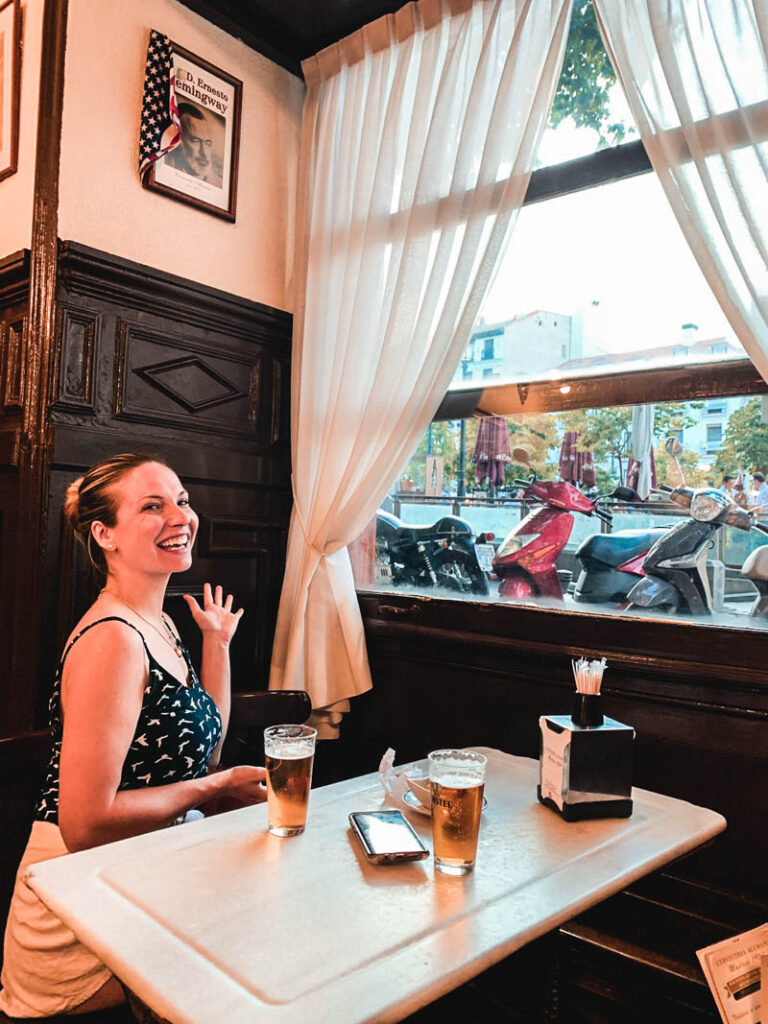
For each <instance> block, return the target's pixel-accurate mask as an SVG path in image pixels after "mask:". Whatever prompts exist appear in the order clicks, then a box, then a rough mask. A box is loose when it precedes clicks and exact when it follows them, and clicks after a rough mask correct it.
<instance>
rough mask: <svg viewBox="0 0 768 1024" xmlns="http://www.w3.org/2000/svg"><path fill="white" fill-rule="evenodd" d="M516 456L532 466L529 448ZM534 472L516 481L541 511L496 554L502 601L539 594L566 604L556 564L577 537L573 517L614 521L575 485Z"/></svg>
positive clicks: (524, 522)
mask: <svg viewBox="0 0 768 1024" xmlns="http://www.w3.org/2000/svg"><path fill="white" fill-rule="evenodd" d="M512 455H513V458H514V460H515V462H521V463H523V464H524V465H528V466H529V467H530V455H529V453H528V451H527V449H525V448H515V450H514V451H513V453H512ZM530 468H531V475H530V477H529V478H528V479H527V480H515V484H516V485H517V486H518V487H522V488H524V491H523V494H522V497H523V498H524V499H525V500H529V501H534V502H537V503H538V507H537V508H534V509H533V511H532V512H530V513H529V514H528V515H527V516H526V517H525V518H524V519H522V520H521V521H520V522H519V523H518V524H517V526H516V527H515V528H514V529H513V530H512V531H511V532H510V533H508V534H507V536H506V537H505V538H504V541H503V543H502V544H501V546H500V547H499V549H498V550H497V552H496V554H495V556H494V559H493V571H494V573H496V575H497V576H499V577H501V583H500V584H499V594H500V595H501V596H502V597H510V598H514V599H517V600H521V599H525V598H528V597H534V596H537V595H538V596H541V597H554V598H559V599H561V600H562V597H563V590H562V587H561V586H560V580H559V578H558V575H557V568H556V562H557V558H558V556H559V554H560V552H561V551H562V550H563V548H564V547H565V545H566V544H567V543H568V538H569V537H570V536H571V531H572V530H573V513H574V512H580V513H581V514H582V515H585V516H597V518H598V519H601V520H602V521H603V522H605V523H610V522H611V514H610V512H606V511H605V510H604V509H602V508H599V507H598V502H597V499H595V500H594V501H593V500H592V499H590V498H588V497H587V496H586V495H585V494H583V493H582V492H581V491H580V490H579V489H578V487H574V485H573V484H569V483H566V482H564V481H559V482H554V481H544V480H538V479H537V478H536V473H535V472H534V471H533V468H532V467H530Z"/></svg>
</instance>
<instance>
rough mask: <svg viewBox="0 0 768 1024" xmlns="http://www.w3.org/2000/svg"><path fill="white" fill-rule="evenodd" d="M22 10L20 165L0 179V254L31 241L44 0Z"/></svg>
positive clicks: (28, 0)
mask: <svg viewBox="0 0 768 1024" xmlns="http://www.w3.org/2000/svg"><path fill="white" fill-rule="evenodd" d="M21 9H22V26H23V35H22V45H23V53H24V56H23V58H22V66H21V109H20V118H19V120H20V124H19V165H18V170H17V171H16V173H15V174H12V175H11V176H10V177H9V178H4V179H3V180H2V181H0V257H3V256H8V255H9V254H10V253H12V252H16V250H17V249H28V248H29V247H30V245H31V243H32V209H33V205H34V184H35V150H36V148H37V100H38V95H39V92H40V54H41V40H42V31H43V0H23V2H22V5H21Z"/></svg>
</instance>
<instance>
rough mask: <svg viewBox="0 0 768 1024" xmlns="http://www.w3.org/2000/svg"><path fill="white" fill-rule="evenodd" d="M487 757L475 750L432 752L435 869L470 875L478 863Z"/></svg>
mask: <svg viewBox="0 0 768 1024" xmlns="http://www.w3.org/2000/svg"><path fill="white" fill-rule="evenodd" d="M486 764H487V758H485V757H484V756H483V755H482V754H478V753H476V751H474V750H433V751H432V753H431V754H430V755H429V784H430V787H431V790H432V839H433V841H434V852H435V869H436V870H437V871H441V872H442V873H443V874H445V875H466V874H467V873H468V872H470V871H471V870H472V868H473V867H474V866H475V857H476V855H477V836H478V833H479V831H480V814H481V813H482V810H483V791H484V789H485V766H486Z"/></svg>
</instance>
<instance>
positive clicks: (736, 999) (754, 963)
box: [696, 924, 768, 1024]
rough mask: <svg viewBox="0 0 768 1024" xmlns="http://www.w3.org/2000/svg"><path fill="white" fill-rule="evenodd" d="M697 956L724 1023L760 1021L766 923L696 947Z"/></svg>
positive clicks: (766, 951) (753, 1023) (767, 943)
mask: <svg viewBox="0 0 768 1024" xmlns="http://www.w3.org/2000/svg"><path fill="white" fill-rule="evenodd" d="M696 955H697V956H698V958H699V963H700V964H701V969H702V970H703V971H704V976H705V977H706V979H707V984H708V985H709V987H710V989H711V991H712V995H713V996H714V999H715V1003H716V1004H717V1008H718V1010H719V1011H720V1016H721V1017H722V1018H723V1021H724V1024H760V1019H761V1014H760V1003H761V998H760V996H761V991H760V975H761V966H762V964H763V961H764V960H765V959H766V958H768V924H762V925H760V927H759V928H753V929H752V930H751V931H748V932H743V933H742V934H741V935H734V936H733V938H730V939H725V940H724V941H723V942H716V943H715V944H714V945H713V946H707V947H706V948H705V949H699V950H697V951H696ZM767 998H768V997H767Z"/></svg>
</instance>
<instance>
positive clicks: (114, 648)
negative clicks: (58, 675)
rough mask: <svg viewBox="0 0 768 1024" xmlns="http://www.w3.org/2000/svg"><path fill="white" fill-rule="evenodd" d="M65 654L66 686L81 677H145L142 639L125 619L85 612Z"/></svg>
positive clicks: (64, 675)
mask: <svg viewBox="0 0 768 1024" xmlns="http://www.w3.org/2000/svg"><path fill="white" fill-rule="evenodd" d="M64 654H65V661H64V666H63V681H64V684H65V687H66V685H67V683H68V682H69V681H70V680H71V679H72V678H73V677H75V676H81V675H83V674H85V675H87V676H88V677H89V678H95V677H98V676H102V677H103V675H109V676H111V677H113V678H114V677H119V676H125V675H127V676H137V678H138V677H139V676H140V677H141V678H143V677H144V675H145V674H146V672H145V669H146V664H147V656H146V649H145V644H144V639H143V637H142V635H141V633H140V632H139V630H138V629H137V628H136V627H135V626H134V625H132V624H131V623H129V622H127V621H126V620H125V619H119V618H113V617H111V616H103V615H95V614H94V615H91V612H90V611H89V612H86V614H85V615H84V616H83V618H82V619H81V620H80V622H78V624H77V626H76V627H75V629H74V630H73V631H72V634H71V636H70V638H69V640H68V641H67V646H66V647H65V648H64ZM94 670H96V671H94Z"/></svg>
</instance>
